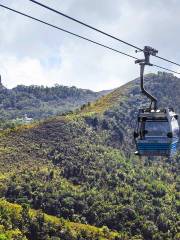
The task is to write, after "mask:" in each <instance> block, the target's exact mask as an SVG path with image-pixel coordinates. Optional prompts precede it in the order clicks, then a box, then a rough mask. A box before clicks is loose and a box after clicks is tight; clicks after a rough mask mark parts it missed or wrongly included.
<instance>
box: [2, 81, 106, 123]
mask: <svg viewBox="0 0 180 240" xmlns="http://www.w3.org/2000/svg"><path fill="white" fill-rule="evenodd" d="M108 92H109V91H101V92H93V91H90V90H86V89H78V88H76V87H66V86H60V85H56V86H54V87H43V86H23V85H19V86H17V87H15V88H13V89H7V88H5V87H4V86H3V85H2V83H1V82H0V121H1V122H0V124H1V123H2V122H5V121H7V120H12V119H13V120H14V119H16V118H23V117H24V115H25V114H27V116H28V117H30V118H33V119H34V120H37V119H43V118H47V117H49V116H53V115H57V114H62V113H65V112H68V111H72V110H74V109H76V108H78V107H80V106H82V105H83V104H86V103H88V102H92V101H94V100H96V99H97V98H99V97H100V96H102V95H105V94H107V93H108Z"/></svg>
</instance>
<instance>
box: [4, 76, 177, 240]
mask: <svg viewBox="0 0 180 240" xmlns="http://www.w3.org/2000/svg"><path fill="white" fill-rule="evenodd" d="M170 80H171V81H170ZM145 82H146V86H147V88H148V89H149V90H150V91H152V93H153V94H155V95H156V96H158V97H159V98H160V100H161V102H162V103H164V105H165V104H167V105H170V104H171V103H173V102H175V103H176V106H175V107H176V110H177V112H179V107H178V106H180V99H179V91H180V86H179V87H178V83H179V84H180V82H179V79H178V78H175V77H173V76H172V75H168V74H164V73H159V74H158V75H156V74H150V75H147V76H146V78H145ZM174 86H176V89H174ZM168 87H169V89H168ZM159 90H160V91H159ZM172 93H174V95H173V96H172ZM161 98H162V99H161ZM163 101H164V102H163ZM146 104H147V99H146V98H144V97H143V96H141V94H140V89H139V79H136V80H135V81H132V82H130V83H128V84H126V85H124V86H123V87H120V88H118V89H116V90H115V91H114V93H110V94H109V95H108V96H104V97H102V98H101V99H100V100H97V101H96V102H95V103H91V104H87V105H86V106H83V107H82V108H81V109H79V110H77V111H75V112H73V113H69V114H65V115H64V116H56V117H53V118H51V119H48V120H46V121H43V122H41V123H37V124H35V125H32V126H29V127H28V126H25V127H24V126H21V127H19V128H18V129H14V130H10V131H9V132H6V134H4V135H3V132H2V135H1V142H0V153H1V154H0V169H1V178H0V197H5V198H6V199H7V200H8V201H10V202H14V203H18V204H21V205H23V204H27V205H28V206H30V207H31V208H34V209H39V208H40V209H42V210H43V211H44V212H45V213H47V214H51V215H54V216H57V217H60V216H61V217H63V218H64V219H66V220H70V221H74V222H80V223H85V224H90V225H94V226H96V227H103V226H107V227H108V228H109V229H111V230H112V231H117V232H120V233H122V234H124V235H125V236H127V239H152V240H157V239H158V240H159V239H168V240H169V239H178V238H179V235H178V234H179V230H178V221H179V215H178V211H179V194H178V192H179V177H178V164H179V154H178V155H177V157H176V158H174V159H173V160H172V161H169V160H168V159H147V158H143V159H139V158H137V157H135V156H134V155H133V151H134V143H133V140H132V132H133V126H134V124H135V122H136V114H137V111H138V108H139V107H140V106H142V105H146ZM84 239H86V238H84ZM87 239H88V238H87ZM90 239H91V238H90ZM97 239H98V238H97ZM107 239H108V238H107ZM120 239H123V238H120Z"/></svg>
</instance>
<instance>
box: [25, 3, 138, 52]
mask: <svg viewBox="0 0 180 240" xmlns="http://www.w3.org/2000/svg"><path fill="white" fill-rule="evenodd" d="M29 1H30V2H33V3H35V4H38V5H39V6H41V7H44V8H46V9H48V10H50V11H53V12H55V13H57V14H60V15H61V16H63V17H66V18H68V19H70V20H72V21H74V22H77V23H79V24H81V25H83V26H85V27H88V28H90V29H92V30H95V31H96V32H99V33H102V34H104V35H106V36H108V37H110V38H113V39H115V40H117V41H119V42H122V43H124V44H126V45H128V46H130V47H133V48H135V49H138V50H140V51H142V49H141V48H139V47H137V46H135V45H133V44H131V43H128V42H126V41H124V40H122V39H119V38H117V37H115V36H113V35H111V34H109V33H106V32H104V31H102V30H100V29H98V28H95V27H93V26H91V25H89V24H87V23H84V22H82V21H80V20H78V19H76V18H73V17H71V16H69V15H67V14H65V13H62V12H60V11H58V10H56V9H54V8H51V7H49V6H47V5H44V4H42V3H40V2H37V1H33V0H29Z"/></svg>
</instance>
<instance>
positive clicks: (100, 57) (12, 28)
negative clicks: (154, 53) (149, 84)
mask: <svg viewBox="0 0 180 240" xmlns="http://www.w3.org/2000/svg"><path fill="white" fill-rule="evenodd" d="M1 2H2V4H6V5H8V6H11V7H13V8H16V9H18V10H21V11H24V12H27V13H29V14H31V15H34V16H38V17H39V18H42V19H44V20H47V21H50V22H52V23H54V24H56V25H59V26H61V27H64V28H67V29H69V30H72V31H74V32H76V33H79V34H81V35H84V36H87V37H89V38H91V39H94V40H97V41H99V42H103V43H105V44H108V45H110V46H111V47H113V48H117V49H119V50H120V51H125V52H128V53H130V54H132V55H135V53H134V49H132V48H129V47H127V46H125V45H123V44H121V43H118V42H116V41H114V40H112V39H109V38H107V37H103V36H102V35H100V34H97V33H95V32H93V31H90V30H88V29H86V28H84V27H82V26H80V25H78V24H77V23H73V22H71V21H69V20H67V19H64V18H63V17H61V16H58V15H56V14H54V13H51V12H49V11H47V10H45V9H42V8H40V7H38V6H35V5H33V4H32V3H30V2H29V1H24V0H19V1H18V2H17V1H15V0H8V1H7V0H6V1H5V0H2V1H1ZM41 2H43V3H45V4H47V5H51V6H52V7H54V8H57V9H59V10H62V11H63V12H65V13H67V14H69V15H72V16H74V17H77V18H79V19H82V20H83V21H85V22H87V23H89V24H92V25H94V26H96V27H99V28H101V29H103V30H105V31H107V32H110V33H112V34H114V35H116V36H119V37H120V38H121V39H123V40H127V41H129V42H131V43H134V44H135V45H138V46H142V47H143V46H144V45H151V46H152V47H155V48H156V47H157V48H158V49H159V50H160V52H159V55H162V56H166V57H169V58H171V59H173V60H175V61H177V62H178V61H179V58H180V52H179V51H177V48H178V46H179V41H180V34H179V32H178V29H179V25H180V23H179V11H180V2H179V1H177V0H172V1H167V0H157V1H151V2H150V1H148V0H137V1H133V0H127V1H124V0H114V1H113V3H112V0H98V1H97V0H92V1H89V0H78V1H76V0H67V1H58V0H54V1H50V0H41ZM0 14H1V19H2V21H1V22H0V35H1V41H0V73H1V74H2V78H3V82H4V83H5V85H6V86H8V87H14V86H15V85H17V84H25V85H29V84H38V85H48V86H52V85H54V84H55V83H58V84H63V85H68V86H72V85H75V86H77V87H81V88H90V89H93V90H102V89H109V88H115V87H118V86H120V85H122V84H123V83H126V82H127V81H130V80H132V79H134V78H136V77H137V76H138V74H139V68H138V66H136V65H135V64H134V62H133V60H131V59H128V58H126V57H125V56H121V55H119V54H116V53H112V52H110V51H109V50H106V49H101V48H100V47H98V46H94V45H92V44H90V43H87V42H85V41H83V40H78V39H76V38H75V37H73V36H69V35H67V34H65V33H62V32H59V31H57V30H54V29H51V28H49V27H47V26H44V25H41V24H39V23H34V22H33V21H31V20H25V18H23V17H22V16H17V15H15V14H14V13H9V12H7V11H6V10H4V9H0ZM172 16H173V17H172ZM137 56H140V57H141V55H140V54H138V55H137ZM153 61H154V62H156V63H157V64H160V65H162V66H164V67H171V66H170V65H169V64H166V63H165V62H160V61H157V60H156V59H153ZM173 69H174V70H176V69H177V68H176V67H175V66H174V67H173ZM149 71H150V69H148V71H147V72H149ZM152 71H156V69H152Z"/></svg>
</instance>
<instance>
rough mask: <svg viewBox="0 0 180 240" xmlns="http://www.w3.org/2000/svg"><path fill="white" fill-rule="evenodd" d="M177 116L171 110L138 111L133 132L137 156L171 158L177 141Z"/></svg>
mask: <svg viewBox="0 0 180 240" xmlns="http://www.w3.org/2000/svg"><path fill="white" fill-rule="evenodd" d="M177 119H178V116H177V114H175V112H174V110H173V109H172V108H167V109H162V110H152V109H151V110H149V109H146V110H145V109H140V110H139V113H138V124H137V129H136V130H135V132H134V138H135V142H136V147H137V152H136V154H137V155H139V156H173V155H174V154H175V153H176V148H177V143H178V140H179V126H178V121H177Z"/></svg>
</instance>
